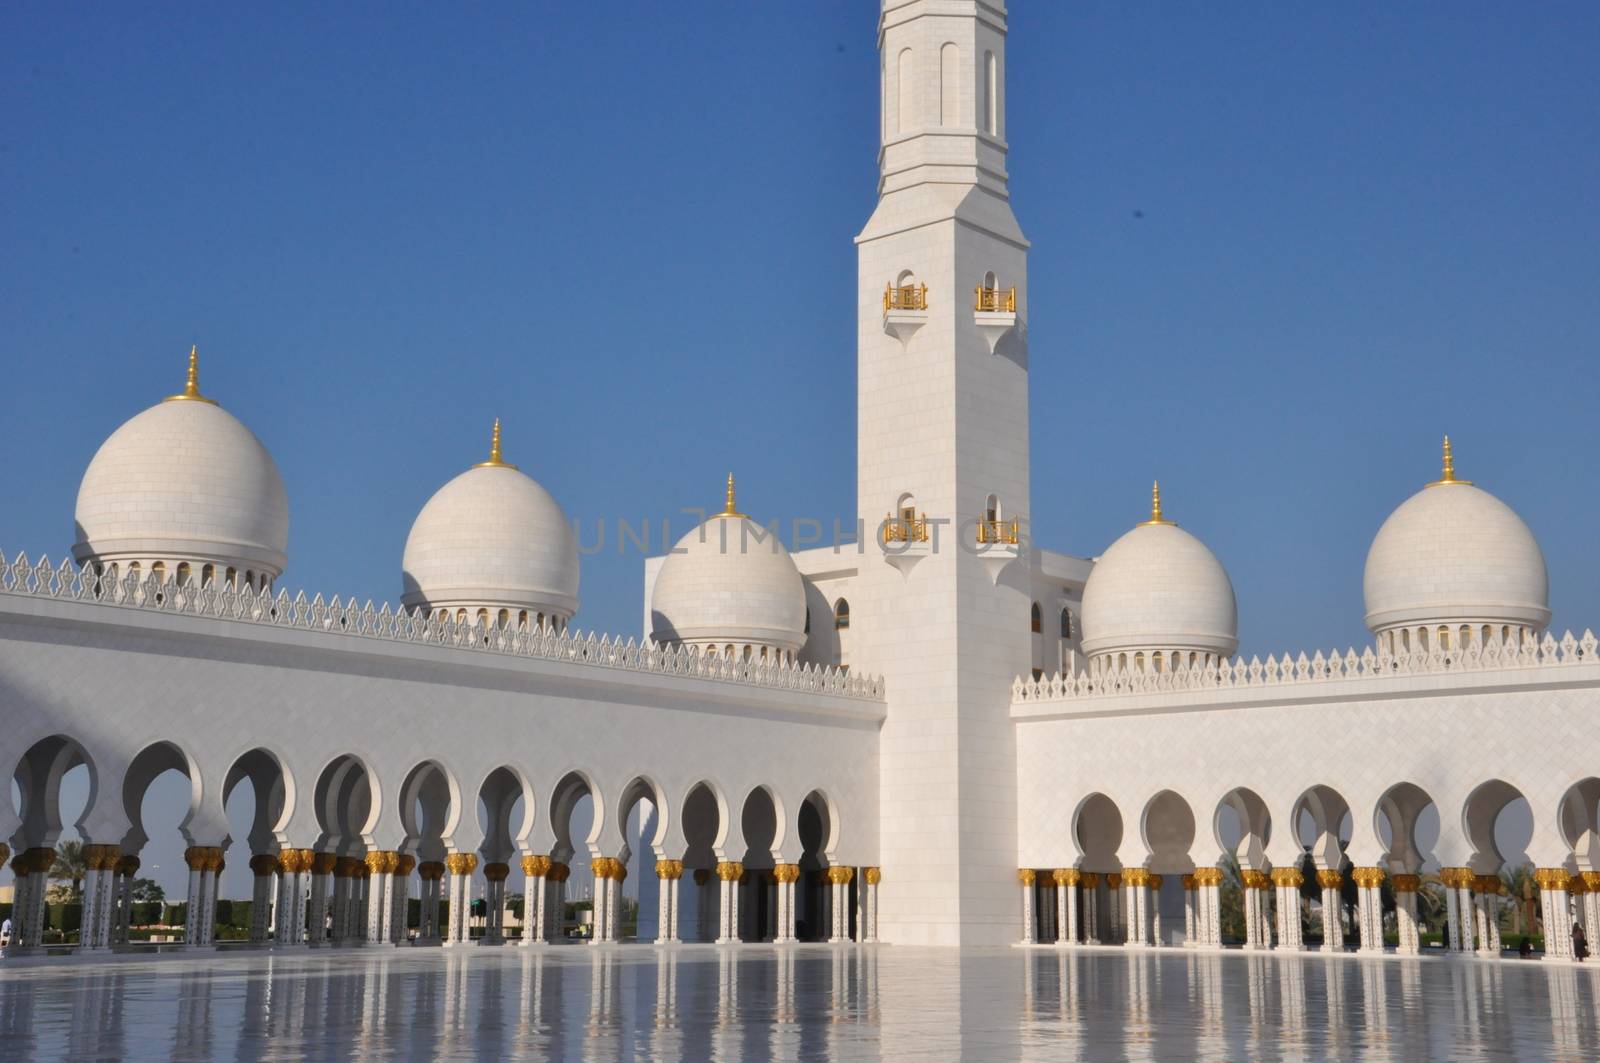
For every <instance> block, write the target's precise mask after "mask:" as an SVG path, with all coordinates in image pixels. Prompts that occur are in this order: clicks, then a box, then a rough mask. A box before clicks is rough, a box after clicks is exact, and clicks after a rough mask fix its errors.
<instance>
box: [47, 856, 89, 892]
mask: <svg viewBox="0 0 1600 1063" xmlns="http://www.w3.org/2000/svg"><path fill="white" fill-rule="evenodd" d="M49 874H50V877H51V878H53V879H56V880H58V881H62V880H64V881H69V882H71V883H72V897H71V898H70V899H72V900H76V899H77V898H78V896H79V895H81V894H82V893H83V880H84V879H85V878H88V877H89V864H88V861H87V860H85V859H84V855H83V843H82V842H80V841H70V842H61V843H60V844H58V845H57V846H56V859H55V862H54V863H53V864H51V865H50V872H49Z"/></svg>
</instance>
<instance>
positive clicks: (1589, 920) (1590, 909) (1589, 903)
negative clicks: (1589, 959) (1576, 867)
mask: <svg viewBox="0 0 1600 1063" xmlns="http://www.w3.org/2000/svg"><path fill="white" fill-rule="evenodd" d="M1578 877H1579V878H1580V879H1582V881H1583V932H1584V935H1585V936H1586V937H1587V938H1588V939H1589V948H1590V950H1591V952H1592V951H1593V950H1594V949H1595V948H1600V940H1596V935H1600V871H1583V872H1580V873H1579V876H1578Z"/></svg>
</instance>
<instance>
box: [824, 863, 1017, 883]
mask: <svg viewBox="0 0 1600 1063" xmlns="http://www.w3.org/2000/svg"><path fill="white" fill-rule="evenodd" d="M828 870H829V871H832V870H833V869H832V868H829V869H828ZM1038 874H1039V873H1038V872H1037V871H1035V870H1034V869H1033V868H1031V867H1019V868H1017V881H1018V882H1020V883H1022V884H1023V885H1024V886H1031V885H1033V882H1034V879H1036V878H1037V877H1038ZM828 881H829V882H832V881H833V876H832V875H829V876H828Z"/></svg>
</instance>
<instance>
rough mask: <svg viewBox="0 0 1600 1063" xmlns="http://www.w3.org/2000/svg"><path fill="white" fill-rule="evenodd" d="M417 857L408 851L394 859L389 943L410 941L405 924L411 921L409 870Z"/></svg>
mask: <svg viewBox="0 0 1600 1063" xmlns="http://www.w3.org/2000/svg"><path fill="white" fill-rule="evenodd" d="M416 867H417V858H416V857H414V856H412V855H411V854H410V853H400V854H399V856H398V857H397V858H396V859H395V865H394V876H393V879H394V881H393V882H392V883H391V884H390V890H389V904H390V907H391V908H392V911H391V912H390V914H389V943H390V944H391V945H405V944H408V943H409V942H410V941H411V931H410V928H409V927H408V926H407V925H406V924H408V923H409V922H410V921H411V872H412V871H414V870H416Z"/></svg>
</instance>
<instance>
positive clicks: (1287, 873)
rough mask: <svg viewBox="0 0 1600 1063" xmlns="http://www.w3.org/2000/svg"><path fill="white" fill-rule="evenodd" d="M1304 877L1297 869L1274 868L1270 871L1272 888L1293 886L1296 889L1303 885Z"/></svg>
mask: <svg viewBox="0 0 1600 1063" xmlns="http://www.w3.org/2000/svg"><path fill="white" fill-rule="evenodd" d="M1305 881H1306V876H1305V875H1304V874H1303V873H1302V872H1301V871H1300V869H1299V868H1297V867H1275V868H1273V869H1272V884H1273V885H1274V886H1293V887H1295V888H1296V889H1298V888H1299V887H1300V886H1302V885H1304V884H1305Z"/></svg>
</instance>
